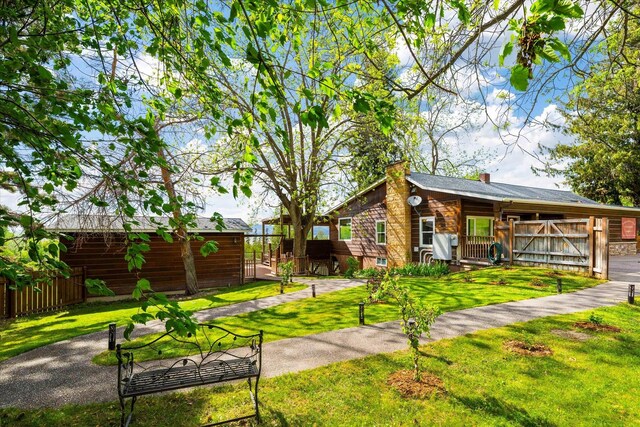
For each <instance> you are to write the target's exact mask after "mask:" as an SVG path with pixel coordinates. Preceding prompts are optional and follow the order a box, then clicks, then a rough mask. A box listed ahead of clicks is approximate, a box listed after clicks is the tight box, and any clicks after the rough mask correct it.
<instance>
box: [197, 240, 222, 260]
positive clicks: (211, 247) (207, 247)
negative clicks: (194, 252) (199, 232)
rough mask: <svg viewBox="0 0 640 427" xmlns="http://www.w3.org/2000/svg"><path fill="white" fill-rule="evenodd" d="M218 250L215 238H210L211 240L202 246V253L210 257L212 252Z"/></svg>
mask: <svg viewBox="0 0 640 427" xmlns="http://www.w3.org/2000/svg"><path fill="white" fill-rule="evenodd" d="M216 252H218V244H217V243H216V242H215V241H213V240H209V241H207V242H205V243H204V244H203V245H202V246H201V247H200V254H201V255H202V256H203V257H208V256H209V255H211V254H212V253H216Z"/></svg>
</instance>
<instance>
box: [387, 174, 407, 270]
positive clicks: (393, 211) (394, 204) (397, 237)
mask: <svg viewBox="0 0 640 427" xmlns="http://www.w3.org/2000/svg"><path fill="white" fill-rule="evenodd" d="M410 173H411V170H410V169H409V162H397V163H393V164H391V165H389V166H388V167H387V266H388V267H389V268H391V267H401V266H403V265H405V264H407V263H408V262H410V261H411V206H409V204H408V203H407V198H409V196H410V193H409V183H408V182H407V178H406V177H407V175H409V174H410Z"/></svg>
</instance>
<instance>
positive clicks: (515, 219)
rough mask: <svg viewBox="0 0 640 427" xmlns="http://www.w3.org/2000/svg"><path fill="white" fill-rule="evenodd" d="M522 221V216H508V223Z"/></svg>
mask: <svg viewBox="0 0 640 427" xmlns="http://www.w3.org/2000/svg"><path fill="white" fill-rule="evenodd" d="M511 220H513V221H520V215H507V221H511Z"/></svg>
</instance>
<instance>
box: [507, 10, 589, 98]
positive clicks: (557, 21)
mask: <svg viewBox="0 0 640 427" xmlns="http://www.w3.org/2000/svg"><path fill="white" fill-rule="evenodd" d="M529 12H530V13H529V14H528V15H527V18H526V20H525V19H519V20H517V19H513V20H511V21H510V23H509V28H510V29H511V30H512V31H514V32H515V34H514V36H513V37H512V38H511V40H510V41H509V42H507V43H505V45H504V46H503V47H502V51H501V52H500V55H499V57H498V58H499V59H498V62H499V65H500V66H503V65H504V60H505V58H506V57H507V56H508V55H509V54H511V52H512V51H513V48H514V43H513V42H514V40H517V42H518V49H519V52H518V56H517V59H516V62H517V63H516V65H514V66H513V67H512V68H511V77H510V79H509V80H510V82H511V84H512V85H513V87H514V88H515V89H516V90H519V91H525V90H527V88H528V86H529V80H530V79H532V78H533V65H534V64H536V65H541V64H542V63H543V61H548V62H559V61H560V59H561V58H562V59H565V60H567V61H569V60H571V54H570V52H569V48H568V47H567V46H566V45H565V44H564V43H563V42H562V41H560V39H558V38H557V37H554V36H553V33H555V32H557V31H561V30H563V29H564V28H565V26H566V22H567V20H569V19H578V18H581V17H582V16H583V15H584V11H583V10H582V8H580V6H579V5H578V4H577V3H576V2H574V1H571V0H537V1H536V2H534V3H533V4H532V5H531V7H530V9H529ZM525 71H527V72H526V73H525ZM525 75H526V76H527V77H526V78H525Z"/></svg>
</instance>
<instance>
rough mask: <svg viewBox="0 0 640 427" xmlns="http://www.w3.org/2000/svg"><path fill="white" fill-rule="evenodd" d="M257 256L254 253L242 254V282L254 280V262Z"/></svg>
mask: <svg viewBox="0 0 640 427" xmlns="http://www.w3.org/2000/svg"><path fill="white" fill-rule="evenodd" d="M257 258H258V256H257V254H256V252H255V251H253V252H250V253H246V254H244V281H245V282H249V281H252V280H256V261H257Z"/></svg>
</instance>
